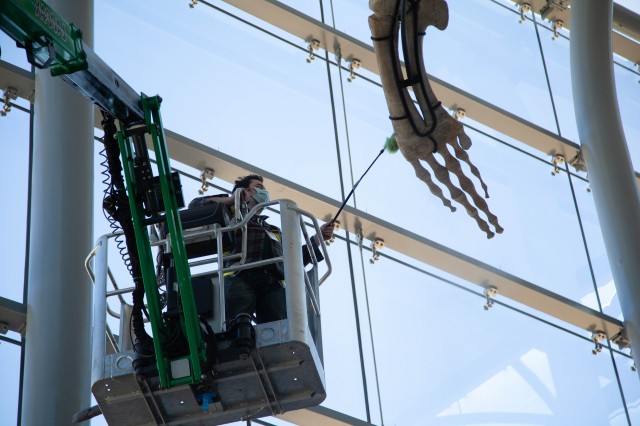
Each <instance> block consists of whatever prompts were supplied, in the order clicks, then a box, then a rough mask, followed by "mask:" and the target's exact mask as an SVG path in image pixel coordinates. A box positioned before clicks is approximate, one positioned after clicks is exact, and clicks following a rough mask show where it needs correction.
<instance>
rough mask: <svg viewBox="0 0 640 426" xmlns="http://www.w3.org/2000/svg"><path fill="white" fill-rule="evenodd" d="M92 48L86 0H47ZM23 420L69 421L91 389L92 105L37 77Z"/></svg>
mask: <svg viewBox="0 0 640 426" xmlns="http://www.w3.org/2000/svg"><path fill="white" fill-rule="evenodd" d="M47 3H48V4H49V5H50V6H51V7H52V8H53V9H54V10H56V11H57V12H58V13H59V14H60V15H61V16H62V17H63V18H64V19H66V20H67V21H69V22H72V23H74V24H76V25H77V26H78V27H79V28H81V29H82V31H83V35H84V40H85V42H86V43H87V45H89V46H92V45H93V1H92V0H48V1H47ZM34 111H35V112H34V127H33V140H34V142H33V173H32V176H31V179H32V185H31V195H30V200H31V226H30V239H29V277H28V295H27V331H26V337H25V342H26V345H25V365H24V387H23V405H22V424H23V425H29V426H39V425H42V426H51V425H69V424H71V418H72V416H73V414H74V413H75V412H77V411H79V410H80V409H83V408H87V407H88V406H89V405H90V403H91V399H90V398H91V394H90V380H91V379H90V373H91V357H90V348H91V342H90V329H91V285H90V281H89V278H88V275H87V273H86V271H85V269H84V259H85V258H86V256H87V255H88V254H89V252H90V251H91V248H92V240H93V236H92V226H93V208H92V206H93V180H94V177H93V174H94V165H93V149H94V141H93V106H92V105H91V103H89V102H88V101H87V100H85V99H84V98H83V97H82V96H81V95H80V94H78V93H77V92H76V91H75V90H74V89H73V88H72V87H71V86H69V85H68V84H66V83H65V82H63V81H62V79H60V78H59V77H56V78H52V77H51V76H50V74H49V71H48V70H38V71H37V72H36V80H35V105H34Z"/></svg>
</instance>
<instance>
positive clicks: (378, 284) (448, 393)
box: [366, 262, 635, 426]
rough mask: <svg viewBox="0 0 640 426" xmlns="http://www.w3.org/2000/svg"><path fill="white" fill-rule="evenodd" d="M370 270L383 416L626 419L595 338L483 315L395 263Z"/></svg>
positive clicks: (506, 314) (506, 315) (445, 420)
mask: <svg viewBox="0 0 640 426" xmlns="http://www.w3.org/2000/svg"><path fill="white" fill-rule="evenodd" d="M366 269H367V271H368V272H367V280H368V288H369V301H370V306H371V310H372V317H373V318H374V322H373V324H372V327H373V330H374V337H375V338H376V343H377V344H376V352H377V360H378V372H379V379H380V383H381V385H382V401H383V415H384V420H385V423H387V424H398V425H405V424H406V425H409V424H423V423H425V422H428V423H429V424H434V425H438V424H442V425H445V424H453V423H455V424H493V423H496V422H500V423H506V424H545V425H559V426H560V425H562V426H564V425H568V424H585V425H586V424H594V425H595V424H598V425H605V424H624V423H619V420H620V416H623V417H622V418H624V410H623V409H622V407H623V406H622V400H621V399H620V390H619V388H618V386H617V381H616V375H615V372H614V370H613V368H612V365H611V363H610V362H609V359H610V357H609V354H608V353H607V351H606V350H604V351H603V352H602V353H601V354H600V355H598V356H597V357H594V356H593V355H592V354H591V349H592V343H591V342H588V341H585V340H582V339H577V338H576V337H575V336H572V335H570V334H567V333H565V332H562V331H560V330H558V329H555V328H553V327H549V326H547V325H545V324H543V323H540V322H537V321H534V320H532V319H530V318H528V317H524V316H522V315H519V314H517V313H515V312H513V311H510V310H506V309H495V308H494V309H493V310H491V311H490V312H486V311H484V310H483V309H481V308H479V305H478V299H477V298H476V297H475V296H472V295H470V294H468V293H466V292H460V291H457V290H456V289H454V288H451V287H449V286H443V285H441V284H440V283H438V282H437V280H434V279H432V278H429V277H425V276H424V275H422V274H418V273H417V272H415V271H412V270H408V269H407V268H404V267H401V266H398V265H396V264H393V263H391V262H384V263H383V262H380V263H376V264H375V265H367V266H366ZM399 283H401V284H402V289H401V291H400V289H399V288H398V289H396V288H390V285H394V286H396V287H397V284H399ZM383 312H384V315H382V313H383ZM391 336H392V337H391ZM626 374H628V375H629V376H634V375H635V373H634V372H628V373H626ZM569 383H570V384H571V385H570V386H567V384H569ZM585 407H590V409H588V410H585Z"/></svg>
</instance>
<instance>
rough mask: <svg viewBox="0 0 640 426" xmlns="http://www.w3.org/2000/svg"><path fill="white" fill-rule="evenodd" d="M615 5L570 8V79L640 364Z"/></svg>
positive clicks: (632, 204) (639, 296)
mask: <svg viewBox="0 0 640 426" xmlns="http://www.w3.org/2000/svg"><path fill="white" fill-rule="evenodd" d="M612 14H613V1H612V0H578V1H574V2H572V3H571V80H572V85H573V100H574V104H575V113H576V121H577V123H578V131H579V134H580V142H581V144H582V150H583V154H584V159H585V161H586V163H587V170H588V172H589V182H590V183H591V188H592V189H593V198H594V201H595V205H596V210H597V213H598V219H599V221H600V227H601V229H602V235H603V237H604V243H605V246H606V249H607V255H608V257H609V264H610V266H611V272H612V273H613V279H614V280H615V285H616V289H617V291H618V298H619V299H620V305H621V308H622V314H623V315H624V318H625V328H626V329H627V333H628V336H629V338H630V339H631V343H632V348H633V353H634V357H635V359H636V364H638V365H640V363H639V362H638V360H639V359H640V358H639V357H640V310H639V309H638V307H639V303H640V262H639V261H638V256H639V255H640V195H639V193H638V187H637V185H636V179H635V174H634V170H633V165H632V163H631V157H630V155H629V149H628V148H627V144H626V140H625V136H624V131H623V129H622V122H621V120H620V111H619V109H618V101H617V96H616V87H615V77H614V72H613V54H612V47H611V27H612V23H611V22H612Z"/></svg>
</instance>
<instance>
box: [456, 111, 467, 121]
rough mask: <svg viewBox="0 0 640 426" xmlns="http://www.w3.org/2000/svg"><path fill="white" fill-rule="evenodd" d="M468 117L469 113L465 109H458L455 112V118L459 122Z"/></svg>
mask: <svg viewBox="0 0 640 426" xmlns="http://www.w3.org/2000/svg"><path fill="white" fill-rule="evenodd" d="M466 116H467V111H465V110H464V109H463V108H456V109H455V111H454V112H453V118H455V119H456V120H458V121H460V120H462V119H463V118H465V117H466Z"/></svg>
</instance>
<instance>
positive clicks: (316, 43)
mask: <svg viewBox="0 0 640 426" xmlns="http://www.w3.org/2000/svg"><path fill="white" fill-rule="evenodd" d="M318 49H320V40H316V39H315V38H314V39H313V40H311V42H309V45H308V46H307V51H308V52H309V57H308V58H307V63H311V61H313V60H314V59H316V55H315V54H314V53H313V52H315V51H316V50H318Z"/></svg>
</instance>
